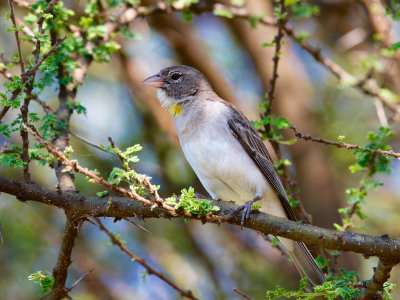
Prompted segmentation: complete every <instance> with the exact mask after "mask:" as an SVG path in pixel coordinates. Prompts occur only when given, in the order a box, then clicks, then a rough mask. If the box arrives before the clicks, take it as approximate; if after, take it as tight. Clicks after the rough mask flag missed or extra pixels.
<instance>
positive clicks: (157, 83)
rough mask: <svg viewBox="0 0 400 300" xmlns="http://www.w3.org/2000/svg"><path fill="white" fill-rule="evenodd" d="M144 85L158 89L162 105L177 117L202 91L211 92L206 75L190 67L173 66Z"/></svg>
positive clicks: (163, 70)
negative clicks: (184, 105) (185, 105)
mask: <svg viewBox="0 0 400 300" xmlns="http://www.w3.org/2000/svg"><path fill="white" fill-rule="evenodd" d="M143 84H145V85H148V86H152V87H156V88H158V92H157V96H158V99H159V100H160V102H161V104H162V105H163V106H165V107H168V108H169V109H170V110H171V112H172V113H173V114H174V115H175V116H176V115H179V114H180V110H181V109H182V105H183V104H185V103H187V102H190V101H193V100H195V99H196V98H197V95H198V94H199V93H200V92H202V91H208V90H211V86H210V84H209V82H208V81H207V79H206V78H205V77H204V75H203V74H202V73H201V72H199V71H198V70H196V69H195V68H192V67H189V66H183V65H182V66H172V67H168V68H165V69H162V70H161V71H160V72H159V73H158V74H156V75H153V76H150V77H148V78H146V79H145V80H144V81H143Z"/></svg>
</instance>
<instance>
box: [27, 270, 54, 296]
mask: <svg viewBox="0 0 400 300" xmlns="http://www.w3.org/2000/svg"><path fill="white" fill-rule="evenodd" d="M28 280H32V281H33V282H34V283H37V284H39V285H40V287H41V294H42V295H43V296H44V295H46V294H48V293H49V292H50V291H51V290H52V288H53V285H54V278H53V276H52V275H51V274H50V273H49V272H48V271H37V272H36V273H33V274H31V275H29V276H28Z"/></svg>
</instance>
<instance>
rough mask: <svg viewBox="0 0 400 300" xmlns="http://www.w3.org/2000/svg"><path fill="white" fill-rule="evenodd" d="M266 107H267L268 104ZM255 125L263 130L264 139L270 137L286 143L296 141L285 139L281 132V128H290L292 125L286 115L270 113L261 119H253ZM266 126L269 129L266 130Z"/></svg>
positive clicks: (262, 136) (259, 129)
mask: <svg viewBox="0 0 400 300" xmlns="http://www.w3.org/2000/svg"><path fill="white" fill-rule="evenodd" d="M264 107H267V105H265V106H264ZM253 126H254V127H255V128H256V129H257V130H258V131H261V132H262V135H261V138H262V139H263V140H266V139H269V140H274V141H276V142H279V143H285V144H293V143H295V142H296V140H295V139H294V140H288V141H285V140H284V139H283V135H282V134H281V133H280V132H279V131H280V130H283V129H288V128H289V127H290V123H289V121H288V120H287V119H286V118H284V117H281V116H275V115H268V116H266V117H264V118H263V119H261V120H257V121H253ZM264 128H268V129H269V131H268V132H264Z"/></svg>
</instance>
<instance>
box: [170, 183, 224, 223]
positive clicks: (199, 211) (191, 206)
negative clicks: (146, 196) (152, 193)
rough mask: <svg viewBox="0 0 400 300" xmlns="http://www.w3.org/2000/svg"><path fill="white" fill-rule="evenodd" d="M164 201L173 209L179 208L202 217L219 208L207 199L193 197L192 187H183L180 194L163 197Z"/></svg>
mask: <svg viewBox="0 0 400 300" xmlns="http://www.w3.org/2000/svg"><path fill="white" fill-rule="evenodd" d="M165 203H166V204H168V205H170V206H172V207H173V208H175V209H178V210H179V209H181V210H183V211H185V212H188V213H191V214H192V215H195V216H199V217H203V216H208V215H211V214H212V213H214V212H218V211H219V210H220V208H219V207H218V206H215V205H212V202H211V201H209V200H201V201H200V200H197V199H196V198H195V192H194V189H193V188H192V187H190V188H189V189H183V190H182V191H181V196H180V197H179V200H178V198H177V197H176V196H175V195H174V196H172V197H169V198H167V199H165Z"/></svg>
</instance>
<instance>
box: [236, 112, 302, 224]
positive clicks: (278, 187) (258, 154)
mask: <svg viewBox="0 0 400 300" xmlns="http://www.w3.org/2000/svg"><path fill="white" fill-rule="evenodd" d="M230 112H231V114H230V116H229V117H228V125H229V127H230V129H231V131H232V134H233V136H234V137H236V138H237V140H238V141H239V142H240V144H241V145H242V147H243V148H244V149H245V150H246V152H247V154H248V155H249V156H250V157H251V158H252V159H253V161H254V162H255V163H256V164H257V166H258V167H259V168H260V170H261V171H262V173H263V174H264V175H265V177H266V178H267V179H268V181H269V182H270V184H271V185H272V186H273V187H274V189H275V191H276V193H277V194H278V197H279V199H280V200H281V202H282V205H283V207H284V208H285V211H286V214H287V215H288V218H289V219H290V220H294V221H296V216H295V213H294V211H293V209H292V207H291V206H290V203H289V200H288V197H287V195H286V192H285V189H284V187H283V185H282V182H281V180H280V179H279V176H278V173H277V171H276V169H275V166H274V164H273V162H272V159H271V156H270V154H269V153H268V150H267V148H266V147H265V145H264V143H263V142H262V141H261V139H260V137H259V136H258V134H257V132H256V131H255V129H254V128H253V126H252V125H251V123H250V121H249V120H248V119H247V118H246V117H245V116H244V115H243V114H242V113H241V112H239V111H238V110H236V109H235V108H234V107H232V106H230Z"/></svg>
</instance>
